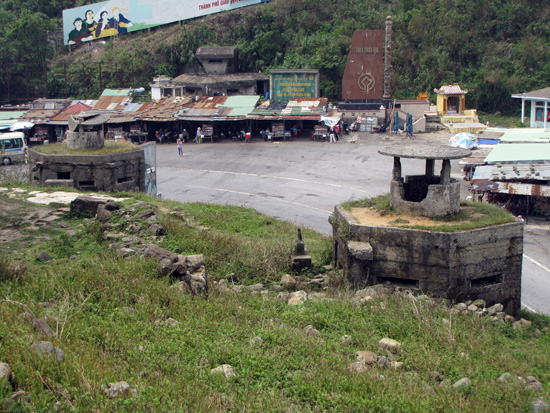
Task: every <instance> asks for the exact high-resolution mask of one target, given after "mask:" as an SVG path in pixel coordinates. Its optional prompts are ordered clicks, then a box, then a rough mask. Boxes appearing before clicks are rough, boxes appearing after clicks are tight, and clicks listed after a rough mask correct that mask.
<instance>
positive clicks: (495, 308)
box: [487, 303, 504, 315]
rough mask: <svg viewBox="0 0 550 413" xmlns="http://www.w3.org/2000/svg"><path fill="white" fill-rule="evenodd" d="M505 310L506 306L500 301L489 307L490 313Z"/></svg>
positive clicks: (495, 313)
mask: <svg viewBox="0 0 550 413" xmlns="http://www.w3.org/2000/svg"><path fill="white" fill-rule="evenodd" d="M503 310H504V306H503V305H502V304H500V303H498V304H495V305H492V306H491V307H489V308H488V309H487V311H488V312H489V315H497V313H500V312H502V311H503Z"/></svg>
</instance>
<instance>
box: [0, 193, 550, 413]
mask: <svg viewBox="0 0 550 413" xmlns="http://www.w3.org/2000/svg"><path fill="white" fill-rule="evenodd" d="M32 189H33V190H34V189H36V188H32ZM30 190H31V188H24V187H23V190H16V189H15V188H10V187H5V188H3V190H2V191H0V411H4V410H8V411H284V412H287V411H288V412H307V411H417V412H425V411H529V410H530V409H531V408H532V407H533V406H534V405H536V406H544V403H545V402H546V401H550V395H549V390H548V389H549V387H548V386H549V383H550V351H549V350H550V331H549V329H548V323H549V319H548V318H547V317H543V316H539V315H535V314H530V313H524V314H522V316H523V318H524V320H523V321H521V322H518V323H512V322H511V320H507V321H505V320H504V319H502V318H503V317H497V316H493V314H495V313H494V312H493V310H494V309H490V311H489V314H487V315H480V313H481V312H480V311H478V312H475V311H473V310H475V309H474V308H473V307H470V310H467V309H463V307H465V306H455V307H454V308H453V309H452V310H450V309H449V308H450V304H451V303H445V302H438V301H435V300H432V299H430V298H428V297H425V296H417V295H413V294H411V293H410V292H409V291H407V290H400V289H392V288H385V287H378V288H371V289H367V290H363V291H361V292H360V293H358V294H357V293H356V292H355V291H350V290H348V289H347V287H346V285H345V283H344V282H343V280H342V276H341V274H339V273H338V272H337V271H334V270H333V269H331V268H330V267H329V266H328V264H330V257H331V250H332V245H331V240H330V239H329V238H328V237H326V236H324V235H321V234H319V233H316V232H314V231H311V230H309V229H307V228H302V234H303V240H304V242H305V245H306V248H307V249H308V250H309V252H310V253H311V256H312V261H313V269H312V271H311V272H303V273H300V274H295V273H292V272H291V269H290V262H291V261H290V251H291V249H292V248H293V247H294V242H295V239H296V236H297V235H296V234H297V227H295V226H294V225H292V224H290V223H286V222H280V221H278V220H276V219H273V218H271V217H268V216H265V215H262V214H259V213H258V212H256V211H253V210H250V209H246V208H240V207H226V206H214V205H204V204H178V203H175V202H170V201H165V200H162V199H157V198H148V197H145V196H141V195H135V194H120V195H121V196H123V197H125V198H126V199H124V200H121V201H119V202H117V203H116V204H115V203H112V202H110V203H108V205H109V206H108V207H107V205H106V206H105V208H104V209H103V210H102V211H101V213H100V214H98V218H97V219H94V218H92V217H85V216H83V215H82V214H81V215H79V216H77V215H74V214H71V213H70V212H69V210H68V209H67V208H66V207H65V206H64V205H50V206H39V205H37V204H32V203H30V202H28V201H26V200H25V199H28V198H29V197H31V196H33V195H32V194H30V193H29V191H30ZM136 197H137V199H136ZM84 215H85V214H84ZM151 244H154V245H156V246H157V247H159V248H158V250H160V248H162V251H164V250H166V251H168V252H169V253H173V254H174V256H173V257H177V258H174V259H176V260H179V262H186V263H187V264H186V265H187V266H186V269H187V271H189V272H193V271H195V270H196V269H197V268H198V267H200V265H199V264H197V265H195V264H191V263H192V262H198V261H200V259H201V258H200V257H199V258H197V255H199V256H200V255H203V257H204V263H205V268H206V272H207V274H205V273H204V272H202V273H198V272H194V273H193V276H192V277H191V281H192V282H193V281H197V282H198V283H199V284H200V283H202V285H203V287H204V284H206V285H207V287H206V288H202V289H199V290H197V291H196V294H193V293H191V292H190V291H189V290H190V289H189V288H188V285H189V284H186V282H185V280H183V281H182V279H180V278H178V277H176V276H175V274H176V272H170V271H168V272H166V271H165V269H166V268H170V265H172V263H171V262H170V259H168V262H167V261H166V259H159V258H158V257H154V256H149V257H148V256H146V255H144V254H143V250H144V249H145V248H146V247H147V248H148V249H149V250H153V248H152V247H151ZM167 254H168V253H167ZM186 257H187V258H186ZM193 260H194V261H193ZM167 266H168V267H167ZM199 272H200V271H199ZM281 280H282V282H281ZM187 281H189V279H187ZM260 284H261V285H260ZM295 290H299V291H295ZM476 304H478V305H480V306H481V307H482V305H481V304H480V303H476ZM382 339H392V340H395V341H396V342H397V343H395V342H392V341H390V340H386V341H382V342H381V340H382ZM42 342H49V343H50V344H47V343H42ZM386 342H387V343H388V344H383V343H386ZM56 349H57V350H56ZM49 351H51V352H52V354H50V353H49ZM505 373H509V374H508V375H506V374H505ZM466 378H467V379H469V381H468V380H463V381H461V382H460V383H461V384H462V385H458V384H456V383H457V382H459V381H460V380H461V379H466ZM541 397H542V398H543V400H541V399H539V398H541ZM50 409H51V410H50Z"/></svg>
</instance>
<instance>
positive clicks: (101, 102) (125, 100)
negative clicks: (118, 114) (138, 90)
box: [94, 89, 132, 110]
mask: <svg viewBox="0 0 550 413" xmlns="http://www.w3.org/2000/svg"><path fill="white" fill-rule="evenodd" d="M131 93H132V90H131V89H105V90H104V91H103V93H102V94H101V96H100V97H99V99H98V101H97V103H96V104H95V106H94V109H97V110H119V109H120V110H121V109H124V106H126V105H127V104H129V103H130V102H131V101H132V98H131V96H130V94H131Z"/></svg>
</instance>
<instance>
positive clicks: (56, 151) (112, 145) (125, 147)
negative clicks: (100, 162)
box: [32, 140, 139, 155]
mask: <svg viewBox="0 0 550 413" xmlns="http://www.w3.org/2000/svg"><path fill="white" fill-rule="evenodd" d="M32 149H34V150H36V151H38V152H40V153H43V154H46V155H109V154H113V153H122V152H130V151H137V150H139V146H138V145H135V144H133V143H132V142H128V141H110V140H106V141H105V146H104V147H103V148H102V149H97V150H90V149H69V148H67V144H66V143H65V142H58V143H53V144H50V145H38V146H33V148H32Z"/></svg>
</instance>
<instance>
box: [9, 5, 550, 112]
mask: <svg viewBox="0 0 550 413" xmlns="http://www.w3.org/2000/svg"><path fill="white" fill-rule="evenodd" d="M93 2H94V1H89V2H86V3H93ZM83 3H84V2H82V1H80V0H79V1H76V0H64V1H61V0H59V1H48V2H39V1H35V0H10V1H6V2H3V3H2V4H0V22H1V23H2V24H0V39H1V40H2V41H1V42H0V45H1V46H0V60H1V61H2V62H3V63H4V68H3V74H4V75H3V76H2V77H1V78H0V94H1V95H2V96H6V92H7V78H8V77H10V76H11V80H12V87H11V93H12V95H13V97H18V98H24V97H25V94H26V84H25V70H27V71H28V72H29V73H30V82H29V83H30V89H31V95H33V96H43V95H45V94H46V92H47V94H48V95H49V97H64V96H65V94H68V96H72V97H75V98H89V99H90V98H97V97H98V96H99V94H100V92H101V90H102V89H103V88H105V87H112V88H114V87H131V86H147V85H148V84H149V83H150V82H151V80H152V78H153V76H157V75H161V74H163V75H169V76H176V75H178V74H180V73H183V72H185V71H186V70H188V69H189V68H190V67H192V66H193V65H194V64H196V61H195V59H194V53H195V51H196V49H197V48H198V47H200V46H216V45H217V46H229V45H236V46H238V47H239V50H240V68H239V69H240V70H241V71H253V72H256V71H258V70H261V71H264V72H267V71H269V69H273V68H297V69H304V68H307V69H319V70H320V73H321V94H322V95H323V96H325V97H328V98H329V99H330V100H332V101H338V100H339V99H340V98H341V79H342V75H343V71H344V67H345V64H346V60H347V54H348V52H349V47H350V44H351V39H352V36H353V32H354V30H365V29H378V30H383V29H384V22H385V20H386V16H388V15H391V16H392V18H393V51H392V54H393V73H392V87H393V96H394V97H396V98H414V97H415V96H416V95H417V94H418V93H420V92H426V93H428V94H429V95H430V96H431V97H432V98H434V96H435V95H434V92H433V89H434V88H436V87H440V86H441V85H442V84H444V83H450V82H458V83H460V84H461V85H462V87H464V88H466V89H468V90H469V94H468V100H467V104H468V105H469V106H470V107H473V108H477V109H479V110H482V111H484V112H487V113H490V114H492V113H495V112H500V113H502V114H505V115H510V114H514V113H517V112H518V111H519V102H517V101H516V100H514V99H511V97H510V95H511V94H512V93H518V92H524V91H529V90H533V89H538V88H543V87H547V86H548V85H547V80H548V78H549V76H550V55H549V54H548V52H547V50H548V46H549V43H550V28H549V26H548V24H547V23H546V22H547V20H548V16H549V15H550V5H548V4H545V3H540V2H533V1H529V0H520V1H514V2H502V1H494V2H489V3H487V4H485V5H484V7H483V8H482V9H480V7H479V3H478V2H476V1H474V0H459V1H449V0H423V1H411V0H399V1H394V2H382V1H379V0H366V1H365V0H338V1H328V0H315V1H313V0H271V1H270V2H268V3H264V4H262V5H259V6H253V7H247V8H243V9H239V10H235V11H232V12H228V13H221V14H216V15H211V16H206V17H203V18H198V19H193V20H189V21H186V22H183V23H182V25H181V26H180V25H179V24H177V23H176V24H174V25H169V26H164V27H159V28H157V29H156V30H155V31H153V32H152V33H148V32H146V31H144V32H136V33H133V34H130V35H127V36H121V37H120V38H118V39H116V40H115V39H110V40H107V44H106V45H101V44H97V45H96V47H95V48H94V49H87V48H85V46H84V45H83V46H80V47H79V48H78V49H77V50H76V51H72V52H70V53H69V52H68V51H67V50H66V49H64V48H63V47H62V46H61V44H62V43H59V42H57V43H55V42H52V41H49V42H48V39H50V40H52V33H53V32H54V31H55V30H59V29H60V27H61V10H62V9H63V8H70V7H76V6H81V5H83ZM53 44H55V45H56V47H55V48H54V47H52V45H53ZM25 64H27V67H26V68H25ZM6 69H7V70H6ZM46 77H47V82H46ZM65 79H67V83H66V84H65ZM46 86H47V91H46V90H45V89H46ZM33 92H34V93H33ZM16 95H17V96H16Z"/></svg>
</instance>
